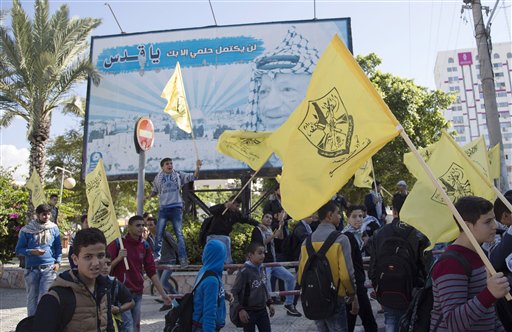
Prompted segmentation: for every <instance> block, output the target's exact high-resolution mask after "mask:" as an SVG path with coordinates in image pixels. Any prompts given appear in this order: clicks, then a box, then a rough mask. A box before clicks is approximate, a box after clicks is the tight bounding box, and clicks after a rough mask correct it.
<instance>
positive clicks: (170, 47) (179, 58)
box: [82, 18, 352, 180]
mask: <svg viewBox="0 0 512 332" xmlns="http://www.w3.org/2000/svg"><path fill="white" fill-rule="evenodd" d="M336 34H337V35H339V36H340V38H341V39H342V40H343V42H344V43H345V45H347V47H348V48H349V50H352V41H351V32H350V19H348V18H341V19H328V20H315V21H294V22H278V23H261V24H250V25H235V26H215V27H204V28H195V29H186V30H172V31H155V32H145V33H134V34H123V35H113V36H100V37H93V38H92V43H91V61H92V62H93V64H94V66H95V67H96V69H97V70H98V71H99V73H100V74H101V80H100V82H99V84H98V85H95V84H93V83H92V82H89V86H88V94H87V99H88V103H87V112H86V129H85V139H84V154H83V162H84V163H83V165H84V167H83V174H82V176H83V177H85V175H86V174H87V173H89V172H91V171H92V170H94V168H95V167H96V165H97V163H98V161H99V160H100V159H102V160H103V163H104V167H105V171H106V174H107V177H108V178H109V179H111V180H113V179H135V178H136V177H137V167H138V156H137V153H136V151H135V147H134V141H133V131H134V126H135V123H136V121H137V119H139V118H140V117H141V116H145V117H148V118H149V119H151V121H152V122H153V124H154V130H155V132H154V145H153V148H152V149H151V150H150V151H148V152H147V153H146V156H147V163H146V169H145V171H146V174H148V175H149V176H150V177H151V175H152V174H155V173H157V172H158V171H159V169H160V166H159V162H160V160H161V159H162V158H164V157H170V158H172V159H173V161H174V167H175V168H176V169H177V170H181V171H193V170H194V169H195V163H196V154H195V151H194V144H193V142H192V135H191V134H189V133H187V132H185V131H183V130H182V129H180V128H178V126H177V125H176V122H175V121H174V120H173V119H172V118H171V116H169V115H168V114H166V113H164V111H163V110H164V109H165V107H166V105H167V102H168V101H167V100H166V99H164V98H162V97H161V95H162V91H163V90H164V88H165V86H166V84H167V82H168V81H169V79H170V78H171V75H172V74H173V73H174V71H175V67H176V64H177V63H178V62H179V64H180V66H181V73H182V78H183V83H184V87H185V91H186V100H187V103H188V109H189V112H190V117H191V123H192V129H193V131H194V136H195V140H196V145H197V148H198V155H199V158H200V159H202V160H203V167H202V168H201V178H209V177H211V178H213V177H215V178H221V177H223V174H234V173H236V172H238V171H248V170H249V167H248V166H247V165H246V164H244V163H243V162H241V161H238V160H235V159H232V158H230V157H228V156H225V155H223V154H221V153H219V152H218V151H217V150H216V149H215V147H216V145H217V141H218V138H219V137H220V135H221V134H222V133H223V132H224V131H225V130H253V131H274V130H276V129H277V128H278V127H279V126H280V125H281V124H283V123H284V122H285V121H286V119H287V118H288V116H289V115H290V114H291V113H292V112H293V111H294V109H295V108H296V107H297V106H298V105H299V103H300V102H301V101H302V99H303V98H304V97H305V94H306V90H307V87H308V83H309V80H310V78H311V74H312V73H313V70H314V68H315V65H316V63H317V61H318V59H319V58H320V55H321V54H322V53H323V51H324V50H325V48H326V47H327V45H328V44H329V42H330V41H331V39H332V37H333V36H334V35H336ZM280 166H281V162H280V160H279V159H277V158H276V157H271V158H270V161H269V162H267V163H266V164H265V166H264V168H274V167H280Z"/></svg>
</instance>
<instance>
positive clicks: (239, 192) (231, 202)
mask: <svg viewBox="0 0 512 332" xmlns="http://www.w3.org/2000/svg"><path fill="white" fill-rule="evenodd" d="M258 172H259V170H257V171H256V172H254V174H253V175H252V176H251V178H250V179H249V180H248V181H247V182H246V183H245V184H244V186H243V187H242V189H240V190H239V191H238V193H237V194H236V196H235V197H233V199H232V200H231V201H230V202H229V203H230V204H233V203H234V202H235V201H236V199H237V198H238V196H240V195H241V194H242V192H243V191H244V189H245V188H247V186H248V185H249V183H251V181H252V180H253V179H254V177H255V176H256V174H258ZM227 211H228V208H227V207H226V208H225V209H224V211H222V215H224V214H225V213H226V212H227Z"/></svg>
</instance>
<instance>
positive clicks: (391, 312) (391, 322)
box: [382, 306, 406, 332]
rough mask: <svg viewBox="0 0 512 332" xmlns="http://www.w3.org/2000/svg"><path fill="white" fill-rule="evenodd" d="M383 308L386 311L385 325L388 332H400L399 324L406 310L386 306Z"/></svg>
mask: <svg viewBox="0 0 512 332" xmlns="http://www.w3.org/2000/svg"><path fill="white" fill-rule="evenodd" d="M382 308H383V309H384V324H386V332H398V323H399V322H400V318H401V317H402V316H403V315H404V314H405V311H406V310H397V309H391V308H388V307H384V306H382Z"/></svg>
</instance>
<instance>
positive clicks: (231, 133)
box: [217, 130, 272, 171]
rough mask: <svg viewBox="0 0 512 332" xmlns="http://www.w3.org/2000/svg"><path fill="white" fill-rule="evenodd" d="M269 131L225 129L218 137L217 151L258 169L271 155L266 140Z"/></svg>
mask: <svg viewBox="0 0 512 332" xmlns="http://www.w3.org/2000/svg"><path fill="white" fill-rule="evenodd" d="M270 134H271V132H268V131H262V132H256V131H245V130H225V131H224V132H223V133H222V135H220V137H219V141H218V143H217V151H219V152H220V153H223V154H225V155H226V156H229V157H231V158H234V159H236V160H240V161H243V162H244V163H246V164H247V165H249V167H251V168H252V169H253V170H255V171H257V170H259V169H260V168H261V167H262V166H263V165H264V164H265V163H266V162H267V160H268V158H270V156H271V155H272V150H271V149H270V148H269V147H268V146H267V144H266V140H267V138H268V137H269V136H270Z"/></svg>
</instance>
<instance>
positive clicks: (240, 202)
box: [228, 195, 242, 204]
mask: <svg viewBox="0 0 512 332" xmlns="http://www.w3.org/2000/svg"><path fill="white" fill-rule="evenodd" d="M235 197H236V195H231V197H230V198H229V199H228V202H232V201H233V199H234V200H235V203H238V204H242V198H241V197H240V196H238V197H236V198H235Z"/></svg>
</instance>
